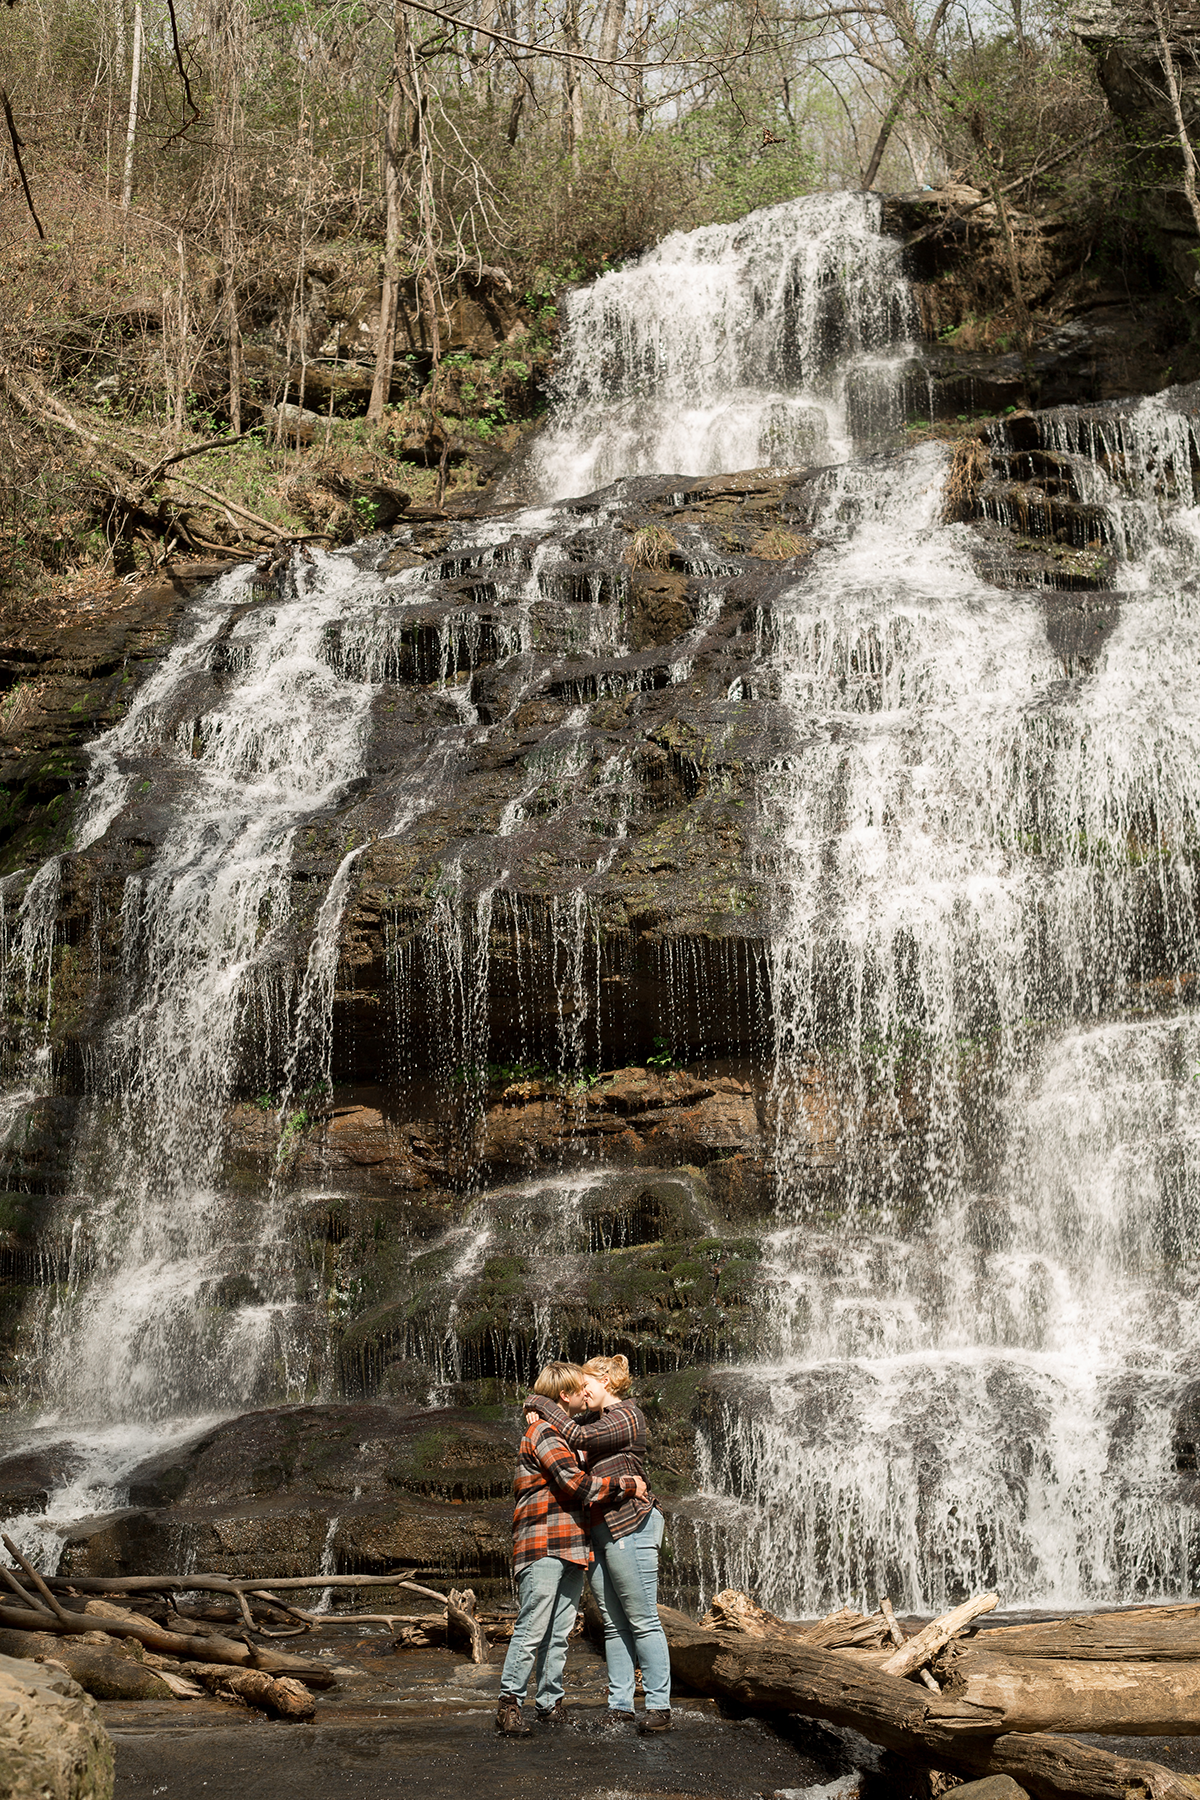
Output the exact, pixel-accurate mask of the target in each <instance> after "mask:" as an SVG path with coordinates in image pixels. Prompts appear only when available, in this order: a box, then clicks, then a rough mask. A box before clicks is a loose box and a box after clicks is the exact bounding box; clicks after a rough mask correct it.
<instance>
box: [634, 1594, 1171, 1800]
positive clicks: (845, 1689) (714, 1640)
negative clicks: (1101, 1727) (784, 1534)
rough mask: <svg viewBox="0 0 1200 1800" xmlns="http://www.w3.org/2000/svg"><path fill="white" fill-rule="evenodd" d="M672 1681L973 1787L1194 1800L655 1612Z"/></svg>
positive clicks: (799, 1656)
mask: <svg viewBox="0 0 1200 1800" xmlns="http://www.w3.org/2000/svg"><path fill="white" fill-rule="evenodd" d="M659 1615H660V1617H661V1619H662V1622H663V1627H664V1630H665V1631H666V1635H667V1644H668V1646H669V1648H670V1652H671V1673H672V1676H673V1677H674V1678H675V1679H677V1680H678V1681H680V1682H681V1683H685V1684H686V1685H687V1686H689V1687H693V1688H697V1689H699V1691H700V1692H701V1693H704V1694H715V1695H717V1696H719V1697H722V1698H726V1699H730V1700H734V1701H736V1702H737V1703H738V1704H739V1705H740V1706H745V1707H747V1708H748V1709H749V1710H750V1711H752V1712H764V1713H802V1714H804V1715H805V1716H806V1717H808V1718H813V1719H825V1720H827V1721H828V1722H829V1723H830V1724H832V1725H840V1726H848V1727H849V1728H850V1729H852V1730H854V1731H857V1732H859V1733H860V1734H861V1735H862V1736H863V1737H865V1738H868V1739H869V1740H870V1741H871V1742H872V1743H874V1744H881V1745H883V1747H884V1748H885V1749H888V1750H894V1751H896V1752H898V1753H899V1754H900V1755H901V1756H904V1757H907V1758H909V1759H910V1760H916V1761H919V1762H924V1763H926V1764H929V1765H931V1766H933V1767H935V1768H939V1769H946V1770H949V1771H950V1772H951V1773H953V1774H956V1775H962V1776H965V1777H967V1778H968V1779H975V1778H978V1777H981V1776H985V1775H1011V1776H1012V1777H1013V1778H1014V1780H1016V1781H1018V1782H1019V1783H1020V1785H1021V1786H1022V1787H1023V1788H1025V1789H1026V1790H1027V1791H1028V1792H1029V1793H1030V1794H1031V1795H1033V1796H1034V1800H1068V1796H1081V1797H1082V1796H1086V1797H1087V1800H1134V1797H1137V1800H1197V1796H1200V1781H1193V1780H1192V1778H1190V1777H1188V1776H1181V1775H1175V1774H1174V1773H1172V1771H1171V1770H1169V1769H1164V1768H1162V1767H1161V1766H1160V1765H1159V1764H1157V1763H1147V1762H1131V1761H1129V1760H1128V1759H1126V1758H1124V1757H1117V1756H1111V1755H1110V1754H1109V1753H1108V1752H1107V1751H1104V1750H1097V1749H1094V1748H1093V1747H1092V1746H1091V1745H1085V1744H1078V1743H1076V1742H1075V1741H1074V1740H1073V1739H1071V1738H1062V1737H1056V1736H1053V1735H1051V1734H1049V1733H1045V1732H1035V1733H1030V1734H1029V1735H1022V1734H1019V1733H1017V1732H1006V1731H1005V1730H1004V1726H1003V1713H1002V1711H1001V1710H1000V1709H999V1708H998V1707H997V1708H992V1707H989V1706H977V1705H972V1704H971V1703H970V1702H964V1701H959V1700H955V1699H951V1698H949V1697H948V1696H946V1695H942V1696H941V1697H939V1698H936V1699H935V1697H934V1696H933V1695H932V1694H929V1693H926V1692H925V1690H924V1689H922V1688H918V1687H915V1686H914V1685H913V1684H912V1682H909V1681H902V1680H900V1679H898V1678H897V1677H896V1676H895V1675H884V1674H882V1673H881V1672H880V1671H879V1670H878V1669H877V1668H875V1667H873V1666H872V1665H871V1664H870V1663H866V1662H864V1661H863V1659H862V1658H861V1657H854V1656H849V1655H843V1654H842V1653H840V1652H839V1651H837V1650H809V1649H806V1648H805V1647H804V1646H803V1645H802V1644H800V1643H797V1642H796V1641H795V1640H794V1639H792V1638H790V1637H785V1636H783V1635H782V1634H781V1635H780V1636H779V1637H778V1638H775V1639H772V1640H764V1639H762V1638H747V1637H744V1636H743V1635H742V1634H740V1633H737V1634H733V1633H729V1632H716V1631H709V1630H705V1629H704V1628H703V1627H702V1626H698V1625H694V1624H693V1623H692V1621H691V1620H690V1619H688V1618H685V1617H684V1615H683V1614H682V1613H677V1612H673V1611H671V1609H670V1608H668V1607H660V1608H659Z"/></svg>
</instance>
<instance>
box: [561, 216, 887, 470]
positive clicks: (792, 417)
mask: <svg viewBox="0 0 1200 1800" xmlns="http://www.w3.org/2000/svg"><path fill="white" fill-rule="evenodd" d="M879 213H880V206H879V201H878V199H877V198H875V197H874V196H873V195H868V194H812V195H809V196H807V197H806V198H804V199H802V200H788V201H784V202H783V203H782V204H781V205H779V206H772V207H768V208H766V209H765V210H764V211H762V212H757V213H752V214H751V215H750V217H749V218H747V219H742V220H739V221H738V222H737V223H736V224H733V225H711V226H708V227H706V228H705V229H704V230H701V231H691V232H676V233H675V234H674V235H673V236H671V237H669V238H667V239H666V240H665V242H663V243H662V244H659V245H658V247H657V248H656V249H654V250H651V251H649V252H647V254H646V255H645V256H643V257H641V258H639V259H638V261H636V262H635V263H633V264H631V265H630V266H629V267H627V268H625V269H621V270H618V271H617V272H616V273H614V274H612V275H606V276H604V277H603V279H602V280H600V281H597V282H594V283H593V284H592V286H591V287H587V288H583V289H580V290H578V291H577V292H575V293H573V294H571V295H570V296H569V297H568V299H567V310H566V322H565V327H564V334H563V353H562V357H561V362H560V367H559V373H558V375H557V378H556V392H555V399H556V405H555V414H554V420H553V422H552V424H551V427H550V429H549V430H548V431H546V432H545V433H544V434H543V435H542V436H541V437H540V438H539V440H538V442H537V444H536V446H535V449H534V453H533V457H532V459H531V467H530V469H529V475H530V477H531V478H532V479H533V481H534V482H535V483H536V485H537V486H539V487H540V489H541V490H542V491H543V492H544V493H545V494H547V495H549V496H551V497H557V496H562V495H569V494H585V493H588V492H589V491H591V490H592V489H594V488H599V487H602V486H604V484H605V483H607V482H610V481H613V480H614V479H616V478H617V477H618V476H621V475H640V474H652V473H656V472H658V471H661V470H676V469H678V470H684V471H686V472H687V473H688V474H690V475H706V474H710V473H717V472H720V471H722V470H726V469H751V468H755V467H757V466H759V465H761V464H774V465H777V466H779V465H783V466H786V465H788V464H811V463H813V462H817V463H820V462H827V461H831V460H835V459H838V460H840V459H841V458H843V457H846V456H848V455H849V454H850V446H851V440H852V438H853V437H863V436H867V435H869V434H870V433H871V432H872V431H878V430H880V429H886V428H887V427H888V426H891V427H892V428H893V429H894V428H895V426H896V425H897V424H898V423H899V422H900V413H899V409H898V405H897V392H896V391H897V381H896V370H897V368H898V366H899V365H900V364H901V363H902V362H903V360H904V357H905V352H906V347H907V340H908V339H910V338H912V337H914V336H915V335H916V317H915V312H914V309H913V306H912V302H911V299H910V296H909V290H908V286H907V283H906V282H905V280H904V278H903V275H902V273H901V268H900V246H899V245H898V244H897V243H896V242H895V241H894V240H892V239H890V238H885V237H881V236H880V232H879Z"/></svg>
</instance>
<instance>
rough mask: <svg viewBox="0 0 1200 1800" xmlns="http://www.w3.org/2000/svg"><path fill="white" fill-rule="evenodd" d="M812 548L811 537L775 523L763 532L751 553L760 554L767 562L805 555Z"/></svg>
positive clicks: (785, 560)
mask: <svg viewBox="0 0 1200 1800" xmlns="http://www.w3.org/2000/svg"><path fill="white" fill-rule="evenodd" d="M813 548H814V544H813V540H812V538H806V537H800V536H799V535H798V533H796V532H794V531H785V530H784V529H783V527H782V526H781V525H775V526H772V528H771V530H770V531H764V532H763V534H762V536H761V537H760V538H759V540H758V542H757V543H756V544H755V546H754V548H753V550H752V552H751V554H752V555H753V556H761V557H763V558H764V559H765V560H766V561H767V562H787V561H788V559H789V558H790V557H793V556H807V555H808V553H809V551H810V550H812V549H813Z"/></svg>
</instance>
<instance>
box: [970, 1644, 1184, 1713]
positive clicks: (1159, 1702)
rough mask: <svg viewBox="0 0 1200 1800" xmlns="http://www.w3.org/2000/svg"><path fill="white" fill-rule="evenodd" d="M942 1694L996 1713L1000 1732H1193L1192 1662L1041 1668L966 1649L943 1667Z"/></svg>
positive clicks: (1039, 1662)
mask: <svg viewBox="0 0 1200 1800" xmlns="http://www.w3.org/2000/svg"><path fill="white" fill-rule="evenodd" d="M990 1636H991V1633H988V1634H987V1636H985V1637H984V1638H983V1640H982V1642H983V1644H984V1645H986V1644H987V1642H988V1637H990ZM944 1692H945V1695H946V1698H947V1699H951V1700H957V1701H961V1702H965V1703H966V1704H968V1705H971V1706H978V1707H983V1708H986V1709H987V1710H989V1711H992V1712H998V1713H999V1715H1000V1717H1001V1719H1002V1721H1003V1726H1004V1729H1005V1730H1006V1731H1089V1732H1098V1733H1100V1734H1101V1735H1108V1736H1115V1737H1179V1736H1185V1735H1186V1736H1195V1735H1197V1734H1200V1662H1176V1663H1167V1662H1115V1661H1111V1662H1110V1661H1104V1662H1068V1661H1066V1660H1064V1661H1061V1662H1058V1661H1055V1662H1048V1661H1047V1660H1045V1659H1044V1658H1042V1659H1037V1658H1034V1657H1030V1658H1028V1659H1027V1660H1026V1659H1022V1658H1017V1657H1008V1656H991V1655H989V1654H988V1652H987V1650H986V1649H985V1648H980V1649H974V1648H972V1649H971V1650H968V1651H964V1652H963V1653H962V1654H961V1656H959V1657H958V1658H957V1659H956V1661H955V1662H954V1664H953V1665H952V1666H951V1669H950V1671H949V1680H948V1681H947V1683H946V1687H945V1689H944Z"/></svg>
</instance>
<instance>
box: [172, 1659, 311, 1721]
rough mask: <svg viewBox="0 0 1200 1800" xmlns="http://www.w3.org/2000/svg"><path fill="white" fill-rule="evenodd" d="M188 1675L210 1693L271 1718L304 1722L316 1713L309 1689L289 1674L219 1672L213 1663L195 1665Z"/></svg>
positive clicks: (192, 1665) (226, 1670)
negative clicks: (249, 1707)
mask: <svg viewBox="0 0 1200 1800" xmlns="http://www.w3.org/2000/svg"><path fill="white" fill-rule="evenodd" d="M186 1673H187V1674H188V1675H189V1676H192V1677H193V1678H194V1679H195V1680H196V1681H197V1682H199V1683H200V1685H201V1686H202V1687H205V1688H207V1689H208V1692H209V1693H210V1694H216V1695H217V1696H218V1698H220V1699H226V1698H229V1699H234V1700H238V1701H240V1702H241V1703H242V1704H243V1705H245V1706H252V1707H254V1708H255V1710H256V1711H257V1712H265V1713H266V1714H267V1716H268V1718H272V1719H290V1720H294V1721H296V1722H301V1721H304V1720H306V1719H311V1718H312V1716H313V1713H314V1712H315V1711H316V1707H315V1703H314V1701H313V1697H312V1695H311V1694H310V1693H309V1691H308V1689H307V1688H306V1687H305V1686H304V1685H303V1683H302V1682H299V1681H295V1680H292V1679H290V1678H289V1677H288V1676H286V1675H283V1676H276V1675H268V1674H267V1673H266V1672H265V1671H264V1670H262V1669H219V1668H215V1667H214V1666H213V1665H212V1664H211V1663H199V1664H197V1663H191V1664H189V1665H188V1668H187V1671H186Z"/></svg>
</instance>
